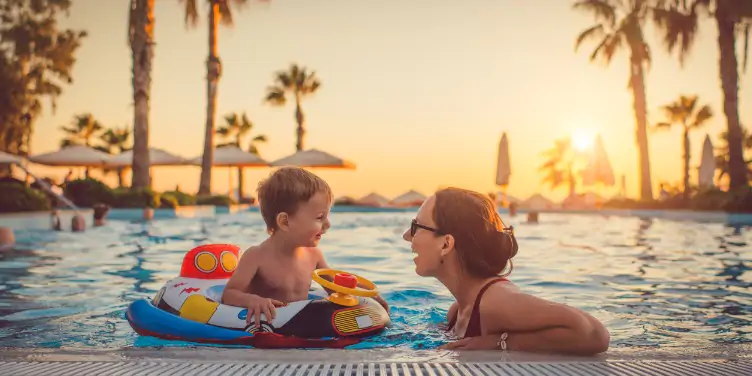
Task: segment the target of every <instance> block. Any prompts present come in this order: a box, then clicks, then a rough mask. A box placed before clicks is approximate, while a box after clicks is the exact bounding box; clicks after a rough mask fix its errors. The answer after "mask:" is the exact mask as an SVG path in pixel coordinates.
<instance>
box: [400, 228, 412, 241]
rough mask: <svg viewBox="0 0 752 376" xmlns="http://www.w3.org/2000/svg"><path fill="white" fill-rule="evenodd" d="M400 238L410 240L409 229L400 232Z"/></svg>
mask: <svg viewBox="0 0 752 376" xmlns="http://www.w3.org/2000/svg"><path fill="white" fill-rule="evenodd" d="M402 239H405V241H408V242H409V241H412V238H410V230H405V232H404V233H403V234H402Z"/></svg>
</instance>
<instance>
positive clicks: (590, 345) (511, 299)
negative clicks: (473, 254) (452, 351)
mask: <svg viewBox="0 0 752 376" xmlns="http://www.w3.org/2000/svg"><path fill="white" fill-rule="evenodd" d="M480 314H481V326H482V328H481V329H482V330H481V331H482V333H483V335H482V336H481V337H476V338H466V339H464V340H461V341H458V342H455V343H453V344H449V345H447V348H464V349H470V348H475V349H496V348H498V347H497V341H498V340H499V337H500V335H501V334H502V333H507V334H508V337H507V340H506V344H507V349H509V350H518V351H529V352H555V353H562V354H577V355H592V354H596V353H600V352H603V351H606V350H607V349H608V345H609V339H610V338H609V334H608V331H607V330H606V328H605V327H604V326H603V324H601V323H600V322H599V321H598V320H597V319H595V318H594V317H592V316H590V315H588V314H587V313H585V312H583V311H580V310H578V309H576V308H573V307H569V306H566V305H564V304H559V303H554V302H549V301H546V300H544V299H540V298H537V297H534V296H532V295H527V294H522V293H518V292H510V291H509V290H506V289H505V288H504V287H498V288H497V287H495V286H494V287H493V288H492V290H489V291H488V292H487V293H486V294H485V295H484V297H483V300H482V301H481V304H480Z"/></svg>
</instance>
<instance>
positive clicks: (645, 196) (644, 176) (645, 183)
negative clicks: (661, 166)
mask: <svg viewBox="0 0 752 376" xmlns="http://www.w3.org/2000/svg"><path fill="white" fill-rule="evenodd" d="M633 51H635V50H634V49H633ZM642 67H643V65H642V62H640V61H639V59H636V58H635V57H634V56H633V58H632V59H631V65H630V83H629V86H630V87H631V89H632V97H633V100H634V103H633V105H634V112H635V119H636V121H637V132H636V137H637V140H636V141H637V147H638V149H639V150H638V152H639V162H640V198H641V199H642V200H652V199H653V182H652V180H651V176H650V151H649V149H648V134H647V104H646V99H645V75H644V72H643V69H642Z"/></svg>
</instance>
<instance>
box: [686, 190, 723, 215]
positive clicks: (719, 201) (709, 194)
mask: <svg viewBox="0 0 752 376" xmlns="http://www.w3.org/2000/svg"><path fill="white" fill-rule="evenodd" d="M730 198H731V196H730V195H729V194H728V193H726V192H724V191H721V190H720V189H712V190H705V191H700V192H699V193H697V195H695V196H694V197H692V199H691V200H690V202H689V208H690V209H692V210H713V211H714V210H725V208H726V203H727V202H728V200H729V199H730Z"/></svg>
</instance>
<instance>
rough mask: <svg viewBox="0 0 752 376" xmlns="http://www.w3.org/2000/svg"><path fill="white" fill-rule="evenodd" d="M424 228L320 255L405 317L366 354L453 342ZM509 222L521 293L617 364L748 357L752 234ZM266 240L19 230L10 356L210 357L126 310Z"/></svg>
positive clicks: (6, 294) (248, 231)
mask: <svg viewBox="0 0 752 376" xmlns="http://www.w3.org/2000/svg"><path fill="white" fill-rule="evenodd" d="M413 216H414V212H368V213H357V212H355V213H353V212H349V213H343V212H337V213H332V216H331V220H332V225H333V226H332V228H331V229H330V230H329V232H328V233H327V234H326V235H325V236H324V238H323V240H322V242H321V246H322V248H323V249H324V252H325V254H326V256H327V259H328V262H329V264H330V265H331V266H332V267H335V268H339V269H344V270H348V271H351V272H353V273H357V274H361V275H363V276H364V277H367V278H370V279H371V280H373V281H374V282H375V283H376V284H377V285H378V286H379V288H380V289H381V291H382V294H383V295H384V297H385V298H386V300H387V301H388V302H389V303H390V305H391V307H392V320H393V323H394V325H393V327H392V328H390V329H388V330H387V331H385V332H384V333H383V334H381V335H379V336H377V337H373V338H371V339H369V340H367V341H365V342H363V343H361V344H358V345H356V346H355V348H359V349H379V348H392V347H397V348H400V349H404V350H419V351H422V350H431V349H435V348H436V347H437V346H439V345H440V344H443V343H445V342H446V341H448V340H449V339H448V338H447V337H445V335H444V333H443V331H442V328H441V327H440V324H441V323H442V322H443V320H444V317H445V314H446V310H447V308H448V307H449V305H450V303H451V297H450V296H449V294H448V292H447V291H446V290H445V289H444V287H443V286H442V285H440V284H439V283H438V282H437V281H436V280H433V279H429V278H421V277H418V276H417V275H415V273H414V269H413V262H412V258H413V255H412V254H411V253H410V248H409V244H408V243H406V242H404V241H403V240H402V239H401V234H402V232H403V231H404V229H405V227H406V226H407V225H408V224H409V221H410V219H411V218H412V217H413ZM505 220H506V221H507V222H508V223H509V224H513V225H514V226H515V228H516V233H517V235H518V238H519V242H520V252H519V254H518V255H517V257H516V258H515V260H514V261H515V270H514V273H513V274H512V280H513V281H514V282H515V283H517V284H518V285H520V287H521V288H522V289H524V290H526V291H528V292H530V293H533V294H536V295H538V296H541V297H544V298H547V299H551V300H555V301H559V302H565V303H567V304H570V305H573V306H576V307H579V308H581V309H584V310H586V311H588V312H590V313H592V314H593V315H594V316H596V317H598V318H599V319H601V320H603V321H604V323H605V324H606V326H607V327H608V328H609V330H610V332H611V338H612V348H611V350H610V351H616V352H618V351H625V350H636V351H643V350H649V351H655V350H659V349H660V350H667V351H671V352H673V353H675V354H683V353H686V354H693V355H696V354H698V353H702V352H703V351H705V350H708V351H710V349H717V348H719V347H722V348H724V349H734V348H735V346H742V348H747V349H748V348H749V344H750V343H751V342H752V335H751V334H752V246H751V245H750V241H751V240H752V239H751V238H752V235H751V232H750V231H749V228H742V227H736V228H734V227H726V226H724V225H723V224H713V223H698V222H674V221H668V220H658V219H653V220H651V219H640V218H637V217H604V216H599V215H570V214H543V215H542V216H541V223H540V224H537V225H534V224H526V223H524V219H523V218H522V217H516V218H511V219H510V218H505ZM264 236H265V231H264V225H263V222H262V220H261V217H260V215H259V213H258V212H245V213H235V214H226V215H219V216H216V217H213V218H186V219H173V220H163V221H156V222H154V223H152V224H143V223H129V222H124V221H111V222H110V223H108V225H107V226H106V227H103V228H96V229H89V230H88V231H87V232H86V233H83V234H73V233H53V232H47V231H39V230H28V231H19V232H17V238H18V240H19V241H20V242H23V243H25V246H24V248H27V249H28V250H21V251H14V252H12V253H5V254H0V344H2V345H0V346H3V347H11V348H53V349H73V350H76V349H79V350H86V349H97V350H101V349H122V348H145V349H148V348H152V347H189V346H197V345H195V344H188V343H181V342H172V341H164V340H158V339H154V338H148V337H140V336H138V335H136V334H135V333H134V332H133V330H132V329H131V327H130V326H129V325H128V323H127V322H126V320H125V319H124V312H125V309H126V307H127V305H128V304H129V303H130V302H132V301H133V300H135V299H139V298H147V297H148V298H150V297H152V296H153V295H154V294H155V293H156V292H157V291H158V289H159V288H160V287H161V286H162V285H163V284H164V282H165V281H166V280H168V279H170V278H173V277H174V276H176V275H177V273H178V270H179V267H180V262H181V260H182V256H183V254H184V253H185V252H186V251H187V250H188V249H190V248H192V247H194V246H196V245H198V244H204V243H211V242H214V243H220V242H221V243H234V244H238V245H240V246H241V247H247V246H248V245H251V244H254V243H257V242H259V241H261V240H262V239H263V237H264ZM200 346H203V345H200ZM742 353H743V352H742Z"/></svg>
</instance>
